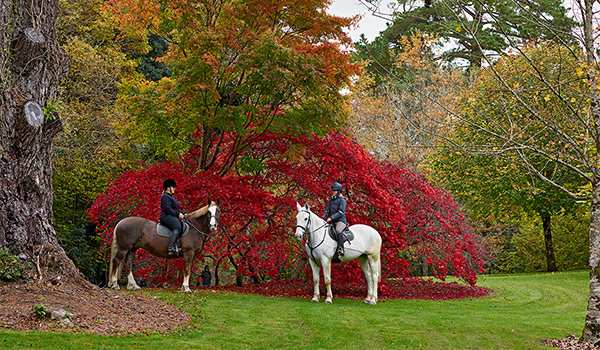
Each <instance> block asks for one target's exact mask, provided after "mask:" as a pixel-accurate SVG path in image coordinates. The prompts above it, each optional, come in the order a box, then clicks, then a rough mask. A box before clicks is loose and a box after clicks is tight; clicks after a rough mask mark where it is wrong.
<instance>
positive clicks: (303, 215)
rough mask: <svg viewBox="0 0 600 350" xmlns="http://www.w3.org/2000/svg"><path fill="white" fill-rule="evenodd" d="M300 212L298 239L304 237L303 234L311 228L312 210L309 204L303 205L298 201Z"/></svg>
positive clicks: (296, 234) (297, 217)
mask: <svg viewBox="0 0 600 350" xmlns="http://www.w3.org/2000/svg"><path fill="white" fill-rule="evenodd" d="M296 208H297V209H298V214H297V215H296V233H295V235H294V236H296V239H302V236H303V235H304V234H305V233H306V232H307V231H308V230H309V228H310V227H309V226H310V216H311V214H312V213H311V211H310V207H309V206H308V204H304V206H303V207H301V206H300V204H298V203H296Z"/></svg>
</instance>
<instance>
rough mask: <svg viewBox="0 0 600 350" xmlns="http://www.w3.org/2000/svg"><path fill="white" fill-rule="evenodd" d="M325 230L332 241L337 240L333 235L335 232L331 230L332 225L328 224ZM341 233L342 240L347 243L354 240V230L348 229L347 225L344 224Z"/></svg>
mask: <svg viewBox="0 0 600 350" xmlns="http://www.w3.org/2000/svg"><path fill="white" fill-rule="evenodd" d="M327 232H328V233H329V237H331V238H332V239H333V240H334V241H337V238H336V237H335V233H334V232H333V227H332V226H329V230H327ZM342 235H344V242H348V244H352V243H351V242H352V241H353V240H354V232H352V231H350V229H349V228H348V226H346V228H345V229H344V231H342Z"/></svg>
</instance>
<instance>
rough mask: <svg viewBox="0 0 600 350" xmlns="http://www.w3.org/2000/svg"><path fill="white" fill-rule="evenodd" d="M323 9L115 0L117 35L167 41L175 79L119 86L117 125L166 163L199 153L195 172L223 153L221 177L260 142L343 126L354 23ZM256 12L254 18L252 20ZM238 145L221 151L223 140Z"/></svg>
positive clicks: (260, 1) (303, 4) (259, 1)
mask: <svg viewBox="0 0 600 350" xmlns="http://www.w3.org/2000/svg"><path fill="white" fill-rule="evenodd" d="M327 5H328V2H327V1H323V0H304V1H293V2H289V1H266V0H253V1H245V2H240V1H233V0H227V1H219V2H214V1H206V0H201V1H146V2H143V3H140V2H138V1H131V0H112V1H108V2H107V9H108V10H109V11H111V12H112V13H113V14H114V16H115V17H116V18H117V19H118V20H119V21H120V23H121V29H122V30H124V31H125V30H128V31H136V32H137V33H138V34H139V36H140V37H142V38H146V37H148V35H150V34H154V35H160V36H161V37H165V38H168V39H169V41H170V43H171V45H170V46H169V48H168V50H167V51H166V52H165V56H164V57H163V58H162V59H161V61H162V62H164V63H165V64H167V65H168V66H169V67H172V75H171V76H170V77H165V78H163V79H162V80H160V81H158V82H149V81H147V80H146V79H141V78H140V79H136V80H129V81H127V82H125V83H124V85H123V90H122V92H123V93H122V97H121V103H122V106H123V107H124V110H125V111H126V113H128V115H129V117H127V118H125V119H124V120H123V121H122V123H123V126H124V128H125V130H126V132H127V133H128V134H129V135H131V136H133V137H134V138H135V139H136V140H138V142H139V143H143V144H148V145H150V146H152V147H156V149H157V152H158V153H159V154H163V155H166V156H167V157H169V158H171V157H175V156H177V155H182V153H181V152H182V151H184V150H186V149H189V148H190V147H192V146H194V145H200V147H201V149H202V152H200V153H198V154H197V155H198V159H197V162H196V163H197V164H196V165H194V166H195V167H196V168H197V169H198V170H206V169H209V168H211V167H212V166H213V165H214V163H215V161H216V159H217V156H218V155H219V153H221V152H225V153H227V154H228V157H227V158H226V159H227V161H225V162H223V163H222V164H221V169H220V173H221V175H224V174H225V173H226V172H227V171H228V170H230V169H231V168H232V166H233V165H234V164H235V163H236V161H237V158H238V155H239V153H240V152H241V151H242V150H244V149H245V148H246V147H248V146H249V144H250V143H251V142H252V141H253V140H255V139H256V138H258V137H260V136H261V135H262V134H264V133H266V132H271V131H275V132H277V131H282V130H284V129H287V128H288V127H294V128H295V130H296V131H312V132H319V131H320V130H322V129H323V128H324V127H330V126H338V127H339V126H340V125H341V122H342V121H343V113H339V112H340V111H341V110H343V108H342V106H343V103H344V98H343V96H342V95H341V94H340V90H341V88H343V87H346V86H347V85H349V83H350V78H351V77H352V76H354V75H355V74H357V73H358V67H357V66H356V65H354V64H351V63H350V62H349V55H348V52H347V51H346V50H347V47H348V46H349V45H350V44H351V41H350V38H349V37H348V36H347V34H345V33H344V31H343V28H345V27H348V26H349V25H351V24H352V23H353V21H354V20H353V19H351V18H341V17H336V16H332V15H329V14H327V12H326V11H325V9H326V6H327ZM257 14H260V16H257ZM230 131H234V132H235V133H236V134H237V135H238V136H237V140H236V141H235V142H233V143H229V144H228V147H229V148H227V149H225V148H223V146H224V144H223V137H224V135H225V134H226V133H227V132H230Z"/></svg>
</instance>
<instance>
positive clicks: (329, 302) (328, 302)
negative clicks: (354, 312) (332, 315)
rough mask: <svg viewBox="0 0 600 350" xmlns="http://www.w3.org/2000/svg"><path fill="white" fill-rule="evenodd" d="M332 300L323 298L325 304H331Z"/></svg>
mask: <svg viewBox="0 0 600 350" xmlns="http://www.w3.org/2000/svg"><path fill="white" fill-rule="evenodd" d="M332 303H333V302H332V301H331V300H329V299H327V300H325V304H332Z"/></svg>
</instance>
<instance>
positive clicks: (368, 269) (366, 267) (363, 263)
mask: <svg viewBox="0 0 600 350" xmlns="http://www.w3.org/2000/svg"><path fill="white" fill-rule="evenodd" d="M357 260H358V262H359V263H360V268H361V269H362V270H363V272H364V274H365V279H366V280H367V298H366V299H365V303H366V304H371V303H372V301H373V300H374V299H373V284H374V282H373V274H372V271H373V269H372V266H370V264H369V261H368V260H367V258H366V257H365V256H361V257H359V258H358V259H357Z"/></svg>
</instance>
